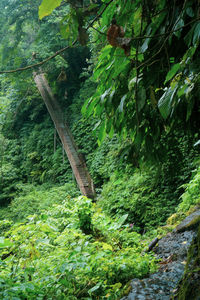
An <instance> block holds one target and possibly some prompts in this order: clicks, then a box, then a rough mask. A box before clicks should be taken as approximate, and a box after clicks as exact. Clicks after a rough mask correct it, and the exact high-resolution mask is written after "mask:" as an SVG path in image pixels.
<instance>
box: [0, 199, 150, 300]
mask: <svg viewBox="0 0 200 300" xmlns="http://www.w3.org/2000/svg"><path fill="white" fill-rule="evenodd" d="M126 219H127V215H124V216H122V217H121V218H119V219H116V220H112V219H110V218H109V217H106V216H105V215H104V214H103V213H102V212H101V210H100V209H98V208H95V206H94V205H93V204H92V203H91V201H90V200H88V199H86V198H85V197H79V198H78V199H70V198H67V199H66V200H65V201H64V202H63V203H62V204H61V205H54V206H53V207H52V208H51V209H49V210H48V211H44V212H43V213H42V214H40V215H33V216H29V217H28V219H27V221H25V222H23V223H18V224H14V225H13V226H11V228H10V229H9V230H7V232H6V233H5V234H4V237H1V238H0V253H1V259H0V269H1V275H0V295H1V298H14V297H15V299H24V298H28V299H35V298H36V297H37V299H44V298H47V299H80V298H81V299H94V298H96V297H102V299H103V298H105V299H118V297H119V296H121V295H122V292H123V288H122V286H123V285H124V284H125V283H127V282H128V280H129V279H130V278H132V277H133V276H134V277H135V276H136V277H141V276H144V275H145V274H147V273H148V272H149V271H151V270H153V269H154V268H155V264H154V260H153V258H152V257H151V255H147V254H144V253H143V254H142V255H141V251H142V250H143V249H144V246H145V245H146V243H145V242H142V241H141V236H140V235H139V234H137V233H135V232H131V231H130V230H129V226H128V225H124V223H126ZM7 223H8V224H7V227H9V224H10V223H9V222H7ZM0 225H2V223H0ZM88 225H90V226H88ZM87 230H89V231H90V233H84V231H87Z"/></svg>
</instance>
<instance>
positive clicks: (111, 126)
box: [0, 0, 200, 300]
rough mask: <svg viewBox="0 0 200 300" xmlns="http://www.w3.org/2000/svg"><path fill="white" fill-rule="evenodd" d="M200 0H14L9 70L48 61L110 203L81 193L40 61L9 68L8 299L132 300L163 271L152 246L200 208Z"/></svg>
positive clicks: (4, 92) (3, 88)
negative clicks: (132, 291)
mask: <svg viewBox="0 0 200 300" xmlns="http://www.w3.org/2000/svg"><path fill="white" fill-rule="evenodd" d="M196 6H197V3H196V1H194V0H187V1H167V0H161V1H157V0H148V1H145V0H144V1H142V0H135V1H132V0H126V1H125V0H90V1H89V0H66V1H60V0H56V1H53V0H48V1H47V0H43V1H40V0H35V1H32V0H21V1H13V0H1V1H0V25H1V26H0V38H1V45H0V68H1V69H2V70H3V69H4V70H5V69H6V70H7V71H8V70H11V69H16V68H22V69H24V68H26V67H27V66H28V65H32V64H37V63H40V62H42V63H43V60H45V61H46V63H45V64H43V65H42V70H43V71H44V72H45V73H46V78H47V80H48V82H49V85H50V86H51V89H52V92H53V94H54V95H55V96H56V98H57V99H58V103H59V105H60V106H61V109H62V111H63V113H64V118H65V121H66V122H67V123H69V126H70V128H71V130H72V133H73V136H74V138H75V141H76V143H77V145H78V148H79V154H80V155H82V156H84V157H85V160H86V162H87V166H88V169H89V171H90V174H91V176H92V178H93V180H94V183H95V185H96V191H97V195H98V198H97V203H96V204H94V203H92V202H91V201H90V200H89V199H87V198H85V197H78V198H75V197H77V196H79V195H80V193H79V191H78V190H77V187H76V185H75V183H74V182H73V174H72V171H71V168H70V164H69V162H68V160H67V157H66V155H65V153H64V151H63V147H62V144H61V142H60V140H59V138H58V136H57V134H56V131H55V128H54V125H53V123H52V121H51V119H50V116H49V115H48V113H47V110H46V107H45V105H44V103H43V102H42V100H41V97H40V94H39V92H38V90H37V88H36V86H35V85H34V83H33V82H34V81H33V76H32V71H33V70H34V71H37V70H38V68H37V67H36V66H34V68H33V67H31V68H28V69H27V70H23V72H17V73H15V72H13V73H12V72H11V73H9V74H1V75H0V206H1V207H0V236H1V237H0V298H2V299H13V300H14V299H15V300H17V299H36V298H37V299H67V300H69V299H88V300H89V299H111V300H112V299H119V298H120V297H122V296H123V294H125V293H128V292H129V285H128V282H129V281H130V279H132V278H133V277H139V278H142V277H144V276H146V275H148V274H149V272H151V271H154V270H155V262H154V258H153V257H152V255H151V254H145V252H144V249H145V247H146V246H147V244H148V243H149V239H153V238H154V237H155V236H158V235H160V234H162V233H163V232H164V230H165V229H160V228H159V229H158V230H157V229H156V227H157V226H159V225H163V224H165V221H166V219H167V218H168V217H169V216H170V215H171V214H172V213H174V212H175V211H177V213H176V214H174V215H172V217H171V219H169V220H168V222H169V223H170V224H174V223H176V222H177V220H180V219H181V218H182V217H183V216H185V214H187V213H188V210H189V212H190V211H192V210H193V209H194V207H195V206H196V205H199V203H200V200H199V188H200V169H199V164H198V163H197V159H198V158H199V146H200V136H199V127H200V110H199V83H200V77H199V66H200V64H199V56H198V50H199V32H200V23H199V12H198V9H197V7H196ZM38 16H39V19H38ZM113 18H114V19H116V22H117V24H118V25H119V26H122V27H123V29H124V31H125V37H120V38H121V40H120V39H119V40H117V43H118V47H113V46H111V45H110V44H108V40H107V38H106V35H107V31H108V29H109V27H110V24H111V21H112V19H113ZM121 30H122V29H121ZM124 39H125V40H124ZM123 41H125V43H126V45H125V46H126V47H127V49H128V48H130V53H127V52H126V51H124V50H125V48H124V44H123ZM121 43H122V44H121ZM61 48H63V49H65V50H60V49H61ZM58 50H59V51H60V52H59V51H58ZM57 51H58V52H57ZM58 54H59V55H58ZM129 54H130V55H129ZM52 56H53V57H54V58H52ZM50 57H51V58H52V59H49V58H50ZM81 111H82V114H83V115H81ZM194 170H195V171H194ZM192 173H193V174H192ZM191 174H192V177H191ZM144 233H145V234H144ZM141 234H143V235H141ZM147 237H148V238H147Z"/></svg>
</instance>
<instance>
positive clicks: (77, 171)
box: [33, 72, 95, 198]
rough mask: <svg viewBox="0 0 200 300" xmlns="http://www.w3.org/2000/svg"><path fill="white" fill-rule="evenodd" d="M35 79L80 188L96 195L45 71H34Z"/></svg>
mask: <svg viewBox="0 0 200 300" xmlns="http://www.w3.org/2000/svg"><path fill="white" fill-rule="evenodd" d="M33 75H34V81H35V83H36V85H37V88H38V90H39V91H40V93H41V95H42V98H43V100H44V103H45V104H46V107H47V109H48V111H49V114H50V116H51V118H52V120H53V122H54V124H55V127H56V130H57V132H58V135H59V137H60V139H61V142H62V144H63V147H64V149H65V152H66V154H67V157H68V159H69V162H70V165H71V167H72V171H73V173H74V176H75V178H76V181H77V184H78V186H79V189H80V191H81V193H82V194H83V195H85V196H86V197H89V198H94V197H95V190H94V186H93V182H92V180H91V177H90V174H89V172H88V170H87V167H86V164H85V161H84V160H83V157H82V156H81V155H80V154H79V153H78V148H77V146H76V144H75V141H74V139H73V136H72V133H71V131H70V129H69V127H68V126H67V125H66V122H65V121H64V114H63V112H62V110H61V108H60V107H59V104H58V102H57V100H56V99H55V97H54V95H53V93H52V91H51V88H50V86H49V85H48V82H47V80H46V78H45V76H44V74H43V73H41V72H40V73H39V74H38V73H36V72H34V73H33Z"/></svg>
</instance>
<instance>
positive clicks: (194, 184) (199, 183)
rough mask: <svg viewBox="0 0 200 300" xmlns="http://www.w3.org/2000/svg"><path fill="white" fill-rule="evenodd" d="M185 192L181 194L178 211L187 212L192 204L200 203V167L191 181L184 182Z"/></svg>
mask: <svg viewBox="0 0 200 300" xmlns="http://www.w3.org/2000/svg"><path fill="white" fill-rule="evenodd" d="M183 187H184V188H185V192H184V193H183V194H182V195H181V203H180V205H179V207H178V212H186V211H188V210H189V209H190V208H191V206H195V205H200V194H199V190H200V168H199V167H198V168H197V169H196V170H195V171H194V174H193V177H192V179H191V180H190V181H189V183H187V184H184V185H183Z"/></svg>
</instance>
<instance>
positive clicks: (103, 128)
mask: <svg viewBox="0 0 200 300" xmlns="http://www.w3.org/2000/svg"><path fill="white" fill-rule="evenodd" d="M105 136H106V122H105V121H103V122H102V123H101V126H100V129H99V134H98V139H99V141H100V142H102V141H103V140H104V138H105Z"/></svg>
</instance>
